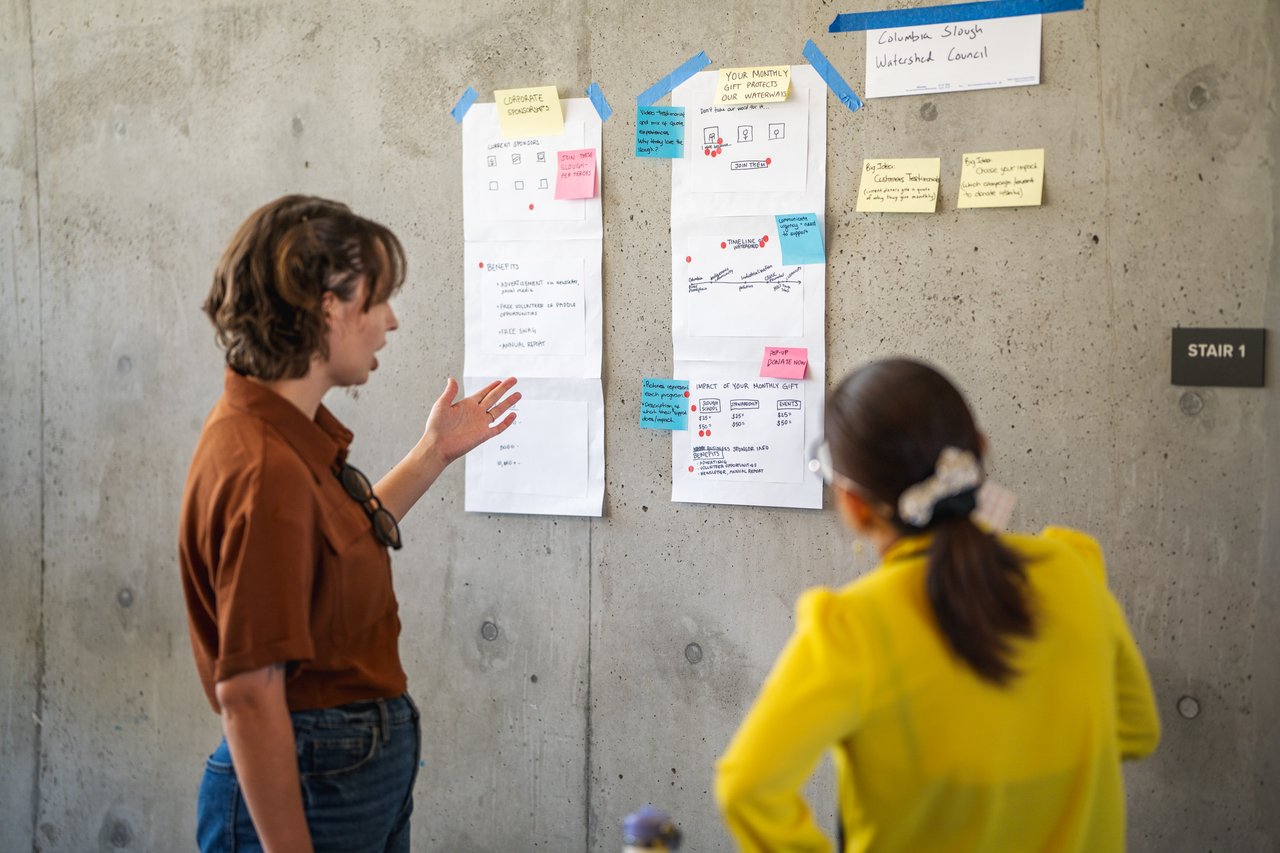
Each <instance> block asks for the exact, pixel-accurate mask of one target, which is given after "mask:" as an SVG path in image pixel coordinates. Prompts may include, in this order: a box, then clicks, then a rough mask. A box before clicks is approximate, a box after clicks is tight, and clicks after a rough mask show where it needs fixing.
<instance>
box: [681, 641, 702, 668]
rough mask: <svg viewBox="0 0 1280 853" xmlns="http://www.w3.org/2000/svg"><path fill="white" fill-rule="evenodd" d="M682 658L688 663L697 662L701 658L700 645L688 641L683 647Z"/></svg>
mask: <svg viewBox="0 0 1280 853" xmlns="http://www.w3.org/2000/svg"><path fill="white" fill-rule="evenodd" d="M684 659H685V660H687V661H688V662H689V663H699V662H701V660H702V646H700V645H698V644H697V643H690V644H689V645H687V646H685V647H684Z"/></svg>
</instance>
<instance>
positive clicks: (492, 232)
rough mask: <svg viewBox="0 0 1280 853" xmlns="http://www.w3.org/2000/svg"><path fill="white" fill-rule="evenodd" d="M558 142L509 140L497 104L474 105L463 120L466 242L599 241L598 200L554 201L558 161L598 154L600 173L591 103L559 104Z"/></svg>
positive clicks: (541, 138) (598, 137) (552, 138)
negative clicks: (585, 152)
mask: <svg viewBox="0 0 1280 853" xmlns="http://www.w3.org/2000/svg"><path fill="white" fill-rule="evenodd" d="M561 104H562V106H563V108H564V112H565V121H564V131H563V132H562V133H561V134H560V135H559V136H539V137H529V138H525V139H504V138H502V134H501V131H500V129H499V126H498V116H497V109H496V107H495V105H494V104H474V105H473V106H472V107H471V108H470V109H469V110H467V114H466V117H465V118H464V119H463V120H462V182H463V208H464V211H463V212H464V234H465V238H466V239H467V240H507V239H512V240H527V239H535V238H550V239H556V240H563V239H574V238H580V237H598V236H600V235H601V233H602V231H601V225H600V210H601V208H600V193H598V192H597V193H596V194H595V195H594V196H593V197H592V198H585V199H557V198H556V197H555V195H556V175H557V172H558V169H559V153H560V152H561V151H574V150H580V149H588V148H589V149H594V150H595V152H596V167H597V171H599V170H600V169H601V168H603V163H602V159H601V156H600V155H601V151H600V140H601V124H600V117H599V115H598V114H597V113H596V112H595V108H594V107H593V106H592V105H591V102H590V101H589V100H587V99H586V98H570V99H566V100H563V101H561Z"/></svg>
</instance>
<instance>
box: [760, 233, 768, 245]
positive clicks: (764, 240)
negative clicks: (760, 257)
mask: <svg viewBox="0 0 1280 853" xmlns="http://www.w3.org/2000/svg"><path fill="white" fill-rule="evenodd" d="M768 242H769V235H768V234H766V235H764V236H763V237H761V238H760V245H761V246H763V245H764V244H765V243H768Z"/></svg>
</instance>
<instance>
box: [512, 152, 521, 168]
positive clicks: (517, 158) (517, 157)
mask: <svg viewBox="0 0 1280 853" xmlns="http://www.w3.org/2000/svg"><path fill="white" fill-rule="evenodd" d="M511 165H512V166H519V165H520V155H519V154H512V155H511Z"/></svg>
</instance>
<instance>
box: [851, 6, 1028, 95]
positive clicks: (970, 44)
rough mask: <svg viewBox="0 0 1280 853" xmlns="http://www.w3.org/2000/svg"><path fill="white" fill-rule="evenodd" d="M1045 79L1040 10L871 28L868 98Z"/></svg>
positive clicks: (868, 43) (1024, 83)
mask: <svg viewBox="0 0 1280 853" xmlns="http://www.w3.org/2000/svg"><path fill="white" fill-rule="evenodd" d="M1039 82H1040V16H1039V15H1020V16H1018V17H1015V18H990V19H987V20H984V21H964V22H962V23H951V24H928V25H925V26H916V27H898V28H894V29H888V30H867V88H866V93H865V95H864V97H867V98H889V97H893V96H895V95H925V94H929V93H933V92H963V91H965V90H968V89H999V88H1003V87H1006V86H1034V85H1036V84H1038V83H1039Z"/></svg>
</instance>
